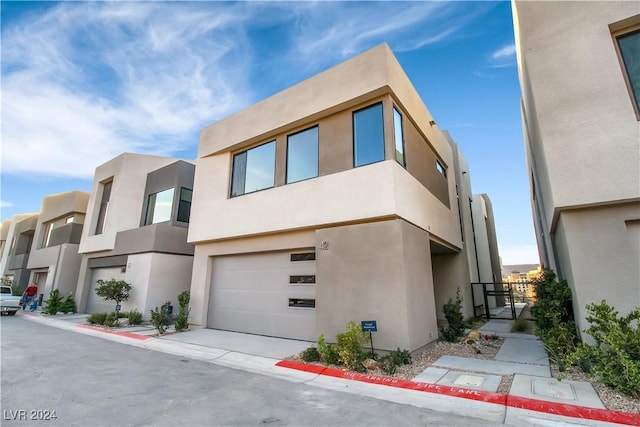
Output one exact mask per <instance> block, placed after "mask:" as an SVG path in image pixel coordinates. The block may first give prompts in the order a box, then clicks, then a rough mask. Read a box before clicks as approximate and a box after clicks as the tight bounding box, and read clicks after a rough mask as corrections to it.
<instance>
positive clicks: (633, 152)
mask: <svg viewBox="0 0 640 427" xmlns="http://www.w3.org/2000/svg"><path fill="white" fill-rule="evenodd" d="M514 6H515V7H514V21H515V24H516V37H517V41H518V51H519V52H520V54H519V56H518V59H519V72H520V81H521V85H522V87H523V101H524V108H525V120H526V122H525V125H526V127H527V130H528V133H529V142H530V143H531V145H532V146H531V154H532V157H533V159H531V160H533V161H534V162H535V168H536V169H540V173H539V176H538V182H537V184H538V186H539V187H540V192H541V194H542V195H543V197H544V198H545V201H546V205H545V206H544V214H545V215H546V217H547V222H548V223H549V224H552V222H553V221H552V218H553V216H554V213H557V210H558V209H561V208H563V207H570V206H583V205H589V204H600V203H610V202H615V201H617V200H630V199H638V198H639V197H640V174H639V173H638V165H639V164H640V144H638V139H639V138H640V122H638V120H637V118H636V115H635V113H634V110H633V104H632V101H631V99H630V95H629V93H628V91H627V87H626V85H625V80H624V75H623V71H622V69H621V65H620V62H619V60H618V57H617V54H616V49H615V45H614V40H613V38H612V36H611V30H610V28H609V25H610V24H614V23H616V22H618V21H620V20H623V19H625V18H628V17H630V16H633V15H637V14H639V13H640V6H639V4H638V2H634V1H629V2H608V1H602V2H583V1H563V2H540V1H516V2H515V3H514ZM594 183H597V185H594Z"/></svg>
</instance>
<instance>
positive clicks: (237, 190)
mask: <svg viewBox="0 0 640 427" xmlns="http://www.w3.org/2000/svg"><path fill="white" fill-rule="evenodd" d="M275 170H276V142H275V141H271V142H267V143H266V144H262V145H259V146H257V147H253V148H250V149H249V150H247V151H243V152H241V153H238V154H236V155H235V156H233V171H232V179H231V197H236V196H241V195H243V194H247V193H252V192H254V191H258V190H263V189H265V188H271V187H273V185H274V182H275Z"/></svg>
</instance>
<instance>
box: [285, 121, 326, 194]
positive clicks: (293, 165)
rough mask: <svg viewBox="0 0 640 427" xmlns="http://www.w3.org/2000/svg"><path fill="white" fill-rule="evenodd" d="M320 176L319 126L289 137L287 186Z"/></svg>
mask: <svg viewBox="0 0 640 427" xmlns="http://www.w3.org/2000/svg"><path fill="white" fill-rule="evenodd" d="M317 176H318V126H314V127H312V128H309V129H305V130H303V131H301V132H297V133H294V134H292V135H289V136H288V137H287V184H290V183H292V182H297V181H302V180H305V179H309V178H315V177H317Z"/></svg>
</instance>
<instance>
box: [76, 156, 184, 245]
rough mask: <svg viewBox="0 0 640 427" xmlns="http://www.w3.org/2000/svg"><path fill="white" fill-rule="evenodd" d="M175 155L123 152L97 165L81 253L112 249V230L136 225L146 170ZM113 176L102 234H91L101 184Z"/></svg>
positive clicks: (164, 164)
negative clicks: (163, 155) (164, 155)
mask: <svg viewBox="0 0 640 427" xmlns="http://www.w3.org/2000/svg"><path fill="white" fill-rule="evenodd" d="M177 160H178V159H174V158H170V157H158V156H149V155H142V154H131V153H124V154H121V155H119V156H118V157H116V158H114V159H112V160H110V161H108V162H106V163H104V164H102V165H100V166H98V167H97V168H96V172H95V175H94V179H93V186H92V188H91V196H90V198H89V202H88V208H87V217H86V221H85V227H84V229H83V230H82V239H81V242H80V252H81V253H91V252H98V251H104V250H112V249H113V248H114V247H115V240H116V233H117V232H118V231H123V230H129V229H132V228H137V227H139V226H140V215H141V212H142V204H143V202H144V190H145V183H146V180H147V174H148V173H149V172H151V171H153V170H156V169H158V168H161V167H163V166H166V165H168V164H170V163H173V162H175V161H177ZM109 179H113V184H112V188H111V198H110V200H109V210H108V214H107V217H106V222H105V225H104V229H103V233H102V234H98V235H96V234H95V230H96V225H97V222H98V213H99V211H100V201H101V197H102V184H101V183H104V182H106V181H108V180H109Z"/></svg>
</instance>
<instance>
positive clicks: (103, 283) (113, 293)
mask: <svg viewBox="0 0 640 427" xmlns="http://www.w3.org/2000/svg"><path fill="white" fill-rule="evenodd" d="M131 287H132V286H131V284H129V283H127V282H125V281H124V280H116V279H109V280H98V287H96V295H98V296H99V297H101V298H102V299H104V300H105V301H114V302H115V303H116V311H120V303H121V302H122V301H127V300H128V299H129V292H130V291H131Z"/></svg>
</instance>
